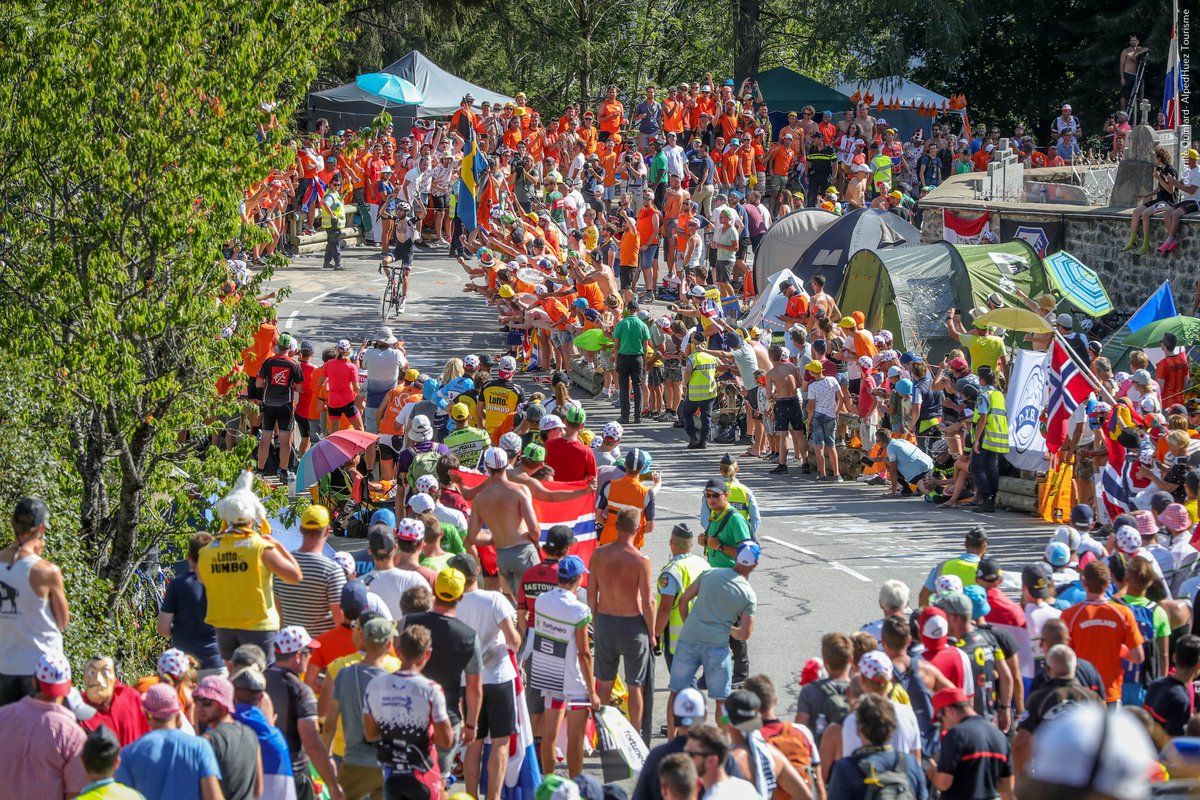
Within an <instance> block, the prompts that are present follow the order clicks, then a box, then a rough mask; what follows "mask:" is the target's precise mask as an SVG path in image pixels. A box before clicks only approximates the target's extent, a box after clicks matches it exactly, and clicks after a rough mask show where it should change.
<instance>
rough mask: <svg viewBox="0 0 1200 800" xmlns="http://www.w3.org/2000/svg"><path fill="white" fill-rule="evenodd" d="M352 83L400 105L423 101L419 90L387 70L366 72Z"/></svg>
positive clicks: (417, 103)
mask: <svg viewBox="0 0 1200 800" xmlns="http://www.w3.org/2000/svg"><path fill="white" fill-rule="evenodd" d="M354 84H355V85H356V86H358V88H360V89H362V90H363V91H364V92H367V93H368V94H373V95H375V96H376V97H382V98H383V99H384V100H387V101H388V102H391V103H398V104H399V105H402V106H419V105H420V104H421V103H424V102H425V96H424V95H422V94H421V90H420V89H418V88H417V87H416V86H414V85H413V84H412V83H410V82H409V81H406V80H404V78H401V77H400V76H398V75H392V74H391V73H388V72H368V73H367V74H366V75H359V76H358V77H357V78H355V79H354Z"/></svg>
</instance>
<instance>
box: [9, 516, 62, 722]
mask: <svg viewBox="0 0 1200 800" xmlns="http://www.w3.org/2000/svg"><path fill="white" fill-rule="evenodd" d="M48 518H49V512H48V511H47V509H46V504H45V503H44V502H42V500H41V498H38V497H23V498H21V499H20V500H19V501H17V505H16V508H14V509H13V515H12V527H13V535H14V537H15V538H14V541H13V543H12V545H11V546H10V547H7V548H5V549H4V550H0V706H3V705H7V704H9V703H15V702H16V701H18V700H20V699H21V698H22V697H25V696H26V695H31V694H33V674H34V670H35V669H36V668H37V665H38V660H39V659H40V658H41V657H42V655H43V654H44V653H62V651H63V643H62V631H63V629H64V628H66V627H67V622H68V621H69V620H70V618H71V614H70V610H69V609H68V607H67V595H66V591H65V590H64V588H63V576H62V571H61V570H60V569H59V568H58V567H57V566H55V565H54V564H51V563H50V562H49V561H46V560H45V559H43V558H42V556H41V554H42V550H43V549H44V548H45V546H46V542H45V540H44V539H43V538H42V536H43V534H44V533H45V531H46V522H47V521H48Z"/></svg>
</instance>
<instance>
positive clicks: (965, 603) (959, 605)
mask: <svg viewBox="0 0 1200 800" xmlns="http://www.w3.org/2000/svg"><path fill="white" fill-rule="evenodd" d="M935 602H936V603H937V607H938V608H940V609H941V610H942V611H945V612H946V616H950V615H954V616H956V617H959V618H962V619H974V617H973V616H972V615H971V612H972V611H974V610H975V609H974V607H973V604H972V603H971V598H969V597H967V596H966V595H965V594H962V593H961V592H957V593H954V594H944V595H942V596H941V597H939V598H938V599H937V600H936V601H935Z"/></svg>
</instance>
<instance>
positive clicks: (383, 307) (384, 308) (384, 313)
mask: <svg viewBox="0 0 1200 800" xmlns="http://www.w3.org/2000/svg"><path fill="white" fill-rule="evenodd" d="M391 288H392V287H390V286H387V285H384V287H383V301H382V302H381V303H380V304H379V316H380V318H381V319H387V318H388V295H389V294H390V293H391Z"/></svg>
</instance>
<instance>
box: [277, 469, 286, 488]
mask: <svg viewBox="0 0 1200 800" xmlns="http://www.w3.org/2000/svg"><path fill="white" fill-rule="evenodd" d="M277 474H278V476H279V482H280V483H281V484H283V485H284V486H287V482H288V471H287V470H286V469H283V468H280V470H279V472H278V473H277Z"/></svg>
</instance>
